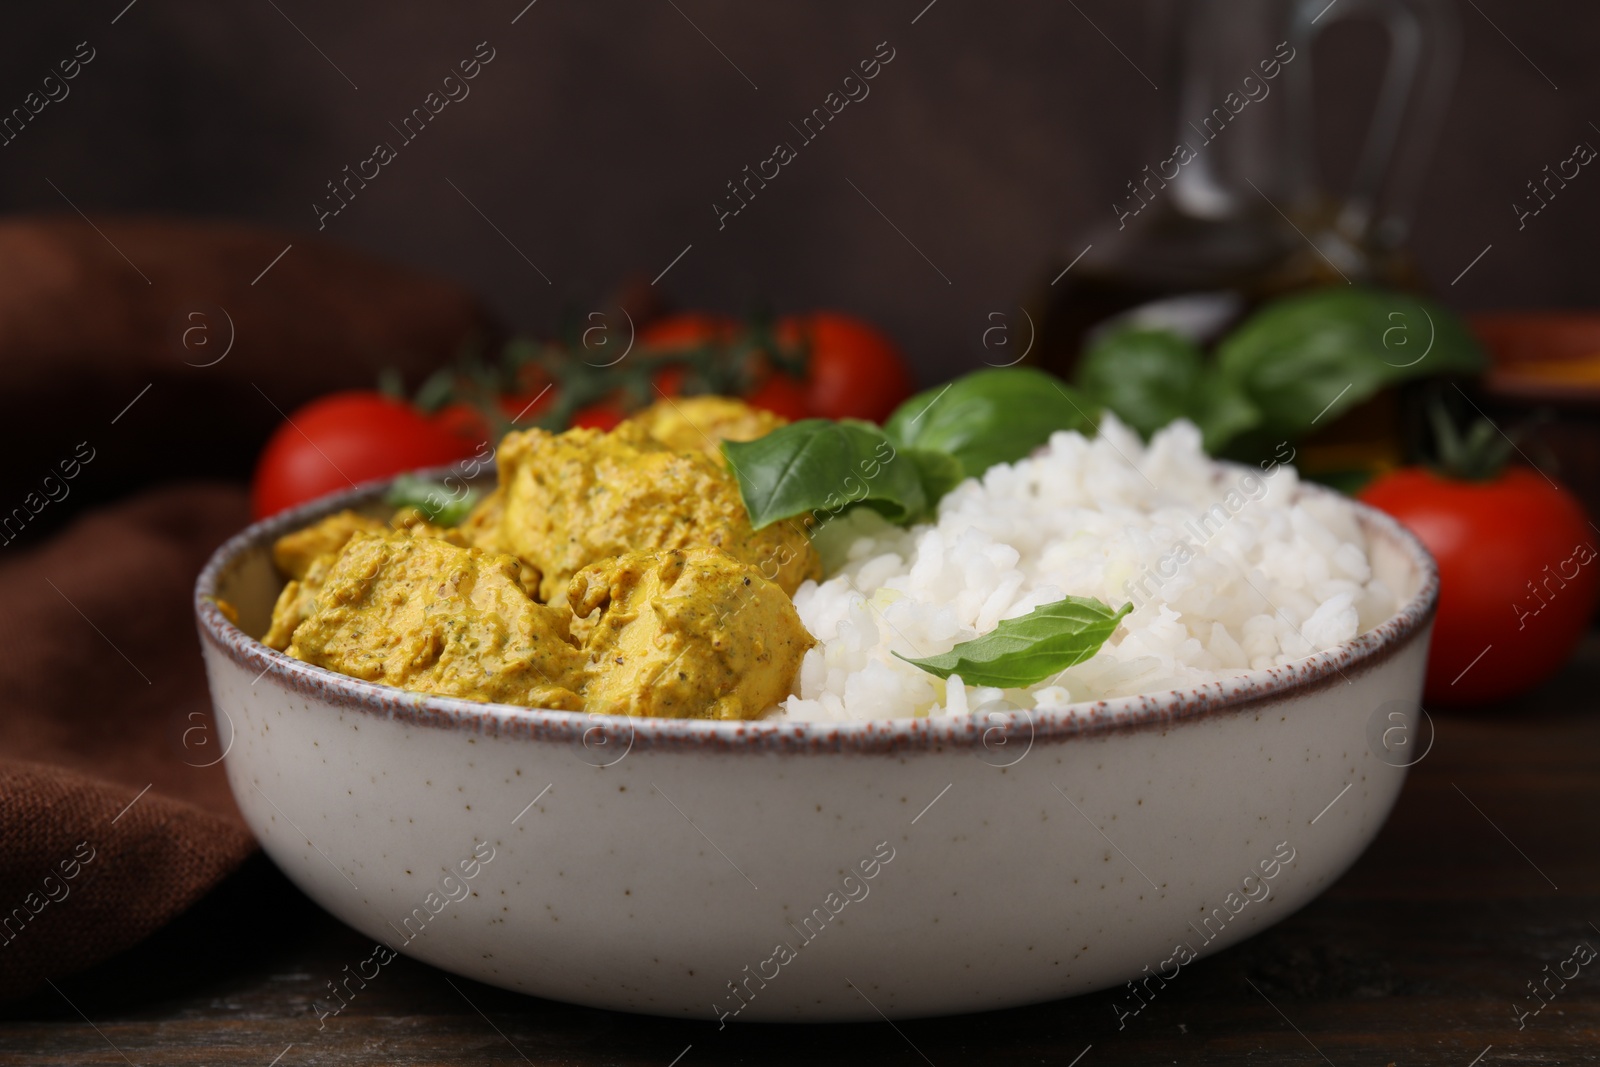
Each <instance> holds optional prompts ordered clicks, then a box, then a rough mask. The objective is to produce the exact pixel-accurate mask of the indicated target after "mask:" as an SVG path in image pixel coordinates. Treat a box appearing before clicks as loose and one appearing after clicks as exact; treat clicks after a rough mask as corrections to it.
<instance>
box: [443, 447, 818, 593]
mask: <svg viewBox="0 0 1600 1067" xmlns="http://www.w3.org/2000/svg"><path fill="white" fill-rule="evenodd" d="M498 456H499V463H500V481H499V485H498V486H497V487H496V488H495V490H494V492H493V493H491V494H490V495H489V496H488V497H487V498H486V499H485V500H484V501H483V502H482V503H481V504H479V505H478V507H477V508H475V509H474V510H473V513H472V514H471V515H469V516H468V517H467V520H466V522H465V523H464V524H463V525H462V526H461V534H462V536H463V537H464V538H465V539H466V541H467V542H468V543H469V544H473V545H476V546H478V547H479V548H483V549H485V550H487V551H492V552H506V553H509V554H510V555H513V556H516V557H518V558H519V559H521V560H522V561H523V562H525V563H527V564H528V565H529V566H530V567H532V568H534V569H535V570H537V571H538V572H539V574H540V576H541V578H540V582H539V591H538V595H539V598H540V599H541V600H543V601H544V602H545V603H548V604H561V603H564V602H565V601H566V595H567V584H568V583H569V582H571V581H572V577H573V575H575V574H577V573H578V571H580V570H581V569H583V568H584V567H586V566H588V565H589V564H591V563H593V562H595V561H597V560H602V559H606V558H609V557H611V556H620V555H624V554H626V553H629V552H671V551H677V550H686V549H693V548H718V549H721V550H722V551H724V552H726V553H727V554H728V555H730V556H732V557H733V558H734V559H737V560H740V561H742V562H744V563H748V564H751V565H753V566H755V567H758V568H759V569H760V573H761V574H762V575H764V576H765V577H766V578H768V579H770V580H772V581H774V582H776V583H777V584H778V585H779V586H780V587H781V588H782V589H783V591H784V592H785V593H788V594H791V595H792V594H793V593H794V591H795V590H796V589H798V588H799V587H800V583H801V582H803V581H805V580H806V579H807V578H819V577H821V575H822V562H821V560H820V559H819V558H818V556H817V553H816V550H815V549H813V548H812V547H811V541H810V538H809V537H807V536H806V532H805V530H804V528H802V527H801V526H800V525H799V524H798V523H792V522H783V523H774V524H773V525H771V526H768V527H766V528H764V529H761V530H755V529H752V528H751V526H750V514H749V512H748V511H746V510H745V506H744V501H743V500H742V499H741V498H740V496H739V484H738V482H736V481H735V480H734V478H733V476H732V475H731V474H729V473H728V472H727V471H726V470H724V469H723V467H722V466H721V465H720V464H719V463H717V461H715V460H713V459H712V458H711V457H710V456H709V455H707V454H706V453H705V452H704V451H694V452H675V451H673V450H672V449H670V448H668V447H667V446H666V445H665V444H662V443H661V442H660V441H657V440H655V439H654V438H653V437H650V436H648V435H646V434H642V433H639V432H638V431H637V430H631V429H630V430H624V429H623V427H618V431H616V432H612V433H605V432H602V431H599V430H586V429H578V430H568V431H567V432H566V433H561V434H552V433H546V432H545V431H543V430H525V431H522V432H514V433H510V434H507V435H506V437H505V438H504V439H503V440H502V441H501V442H500V450H499V454H498Z"/></svg>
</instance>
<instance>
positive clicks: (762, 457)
mask: <svg viewBox="0 0 1600 1067" xmlns="http://www.w3.org/2000/svg"><path fill="white" fill-rule="evenodd" d="M722 454H723V455H724V456H726V457H727V459H728V468H729V469H730V470H732V471H733V475H734V477H735V478H736V479H738V482H739V495H740V497H742V498H743V500H744V506H745V510H747V511H748V512H749V513H750V524H751V525H752V526H754V527H755V528H756V529H758V530H759V529H761V528H762V527H764V526H770V525H772V524H773V523H775V522H778V521H780V520H782V519H790V518H794V517H795V516H797V515H805V514H808V513H810V514H814V515H816V516H817V518H818V519H819V520H826V519H828V518H831V517H832V516H833V515H836V514H838V513H839V512H841V511H843V510H844V509H845V508H848V507H850V506H852V505H855V504H863V505H865V506H867V507H870V508H872V509H874V510H875V511H878V512H880V513H881V514H882V515H883V516H884V518H886V519H888V520H889V521H890V522H896V523H904V522H908V521H911V520H913V519H915V518H917V517H918V516H921V515H923V514H924V513H925V512H926V511H927V509H928V499H927V495H926V493H925V492H924V491H923V488H922V475H921V474H920V473H919V468H918V466H917V465H916V464H915V463H913V462H909V461H907V460H906V459H904V458H903V457H901V456H900V455H899V454H898V450H897V449H896V447H895V444H894V442H892V441H890V440H889V438H888V437H887V436H885V435H884V432H883V431H882V430H880V429H878V427H876V426H874V425H872V424H871V423H867V422H858V421H855V420H853V419H847V420H843V421H840V422H833V421H830V420H828V419H803V420H802V421H800V422H792V423H790V424H789V425H787V426H781V427H779V428H778V429H776V430H773V431H772V432H771V433H769V434H767V435H766V436H765V437H759V438H757V439H756V440H754V441H724V442H722Z"/></svg>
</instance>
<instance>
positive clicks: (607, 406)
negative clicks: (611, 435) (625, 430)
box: [568, 401, 628, 430]
mask: <svg viewBox="0 0 1600 1067" xmlns="http://www.w3.org/2000/svg"><path fill="white" fill-rule="evenodd" d="M627 417H628V413H627V412H626V411H623V410H622V408H621V407H619V406H618V405H617V404H616V403H614V402H611V401H607V402H605V403H602V404H590V405H589V406H588V407H586V408H579V409H578V410H577V411H575V412H573V414H572V421H571V422H570V423H568V425H569V426H571V427H572V428H573V429H577V428H578V427H582V428H584V429H587V430H614V429H616V428H617V423H619V422H621V421H622V420H623V419H625V418H627Z"/></svg>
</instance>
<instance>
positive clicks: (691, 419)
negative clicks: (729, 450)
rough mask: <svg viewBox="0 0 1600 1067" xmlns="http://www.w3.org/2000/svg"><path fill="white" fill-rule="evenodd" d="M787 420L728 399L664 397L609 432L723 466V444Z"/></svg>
mask: <svg viewBox="0 0 1600 1067" xmlns="http://www.w3.org/2000/svg"><path fill="white" fill-rule="evenodd" d="M787 423H788V420H787V419H785V418H783V417H782V416H781V415H774V414H773V413H772V412H770V411H766V410H763V409H762V408H753V407H751V406H750V405H749V404H746V403H744V402H743V401H740V400H735V399H733V398H732V397H727V396H686V397H678V398H672V397H667V398H665V399H662V400H657V401H656V402H655V403H654V404H652V405H651V406H650V407H647V408H645V409H644V410H643V411H641V412H639V413H638V414H636V415H632V416H630V417H629V418H627V419H625V420H624V421H623V422H622V423H621V424H619V425H618V426H617V428H616V429H615V430H613V431H612V433H614V434H616V435H617V436H618V437H620V438H622V439H623V440H627V441H635V442H637V441H640V440H644V439H650V440H654V441H656V442H658V443H660V444H662V445H665V446H666V447H667V448H669V449H671V450H672V451H674V452H704V453H705V454H706V455H708V456H710V457H711V458H712V459H714V460H716V461H717V463H719V464H721V465H723V466H726V465H727V461H726V460H725V459H724V458H723V456H722V442H724V441H754V440H755V439H756V438H758V437H765V436H766V435H767V434H769V433H771V432H772V431H773V430H776V429H777V428H778V427H780V426H784V425H787Z"/></svg>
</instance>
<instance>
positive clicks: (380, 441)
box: [250, 390, 482, 518]
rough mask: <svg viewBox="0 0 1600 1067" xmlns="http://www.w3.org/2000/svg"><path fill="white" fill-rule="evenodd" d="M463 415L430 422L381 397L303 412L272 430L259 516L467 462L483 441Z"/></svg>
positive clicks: (258, 490)
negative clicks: (367, 484)
mask: <svg viewBox="0 0 1600 1067" xmlns="http://www.w3.org/2000/svg"><path fill="white" fill-rule="evenodd" d="M465 428H466V427H465V426H464V424H463V422H462V420H461V416H460V413H459V412H457V411H451V412H450V413H448V414H446V415H443V416H441V417H430V416H428V415H425V414H423V413H422V412H421V411H418V410H417V409H416V408H414V407H412V406H411V405H410V404H406V403H403V402H401V401H398V400H393V399H391V398H389V397H387V396H385V395H383V394H382V393H378V392H371V391H367V390H352V391H350V392H344V393H334V394H332V395H331V396H325V397H322V398H321V399H318V400H313V401H312V402H311V403H309V404H307V405H305V406H304V407H302V408H299V409H297V410H295V411H293V412H291V413H290V414H289V417H288V419H287V420H286V421H285V422H284V423H283V425H281V426H279V427H278V428H277V429H276V430H274V431H273V433H272V436H271V437H270V438H268V439H267V446H266V448H264V449H262V451H261V456H260V458H259V459H258V460H257V461H256V472H255V480H254V481H253V483H252V484H251V488H250V505H251V510H252V511H253V512H254V514H255V516H256V518H263V517H265V516H267V515H271V514H274V513H275V512H278V511H282V510H283V509H284V508H287V507H290V506H292V505H295V504H299V503H303V502H304V501H307V500H312V499H315V498H316V497H319V496H322V495H324V494H326V493H331V492H334V491H335V490H339V489H346V488H349V486H350V485H352V484H359V483H361V482H364V481H370V480H371V479H373V478H384V477H387V476H389V475H392V474H400V473H402V472H403V471H410V470H416V469H418V468H420V467H435V466H440V465H442V464H446V463H452V462H454V461H456V460H458V459H465V458H466V457H467V456H470V455H472V454H473V453H474V451H475V450H476V449H477V447H478V445H479V443H480V441H481V440H482V438H481V437H477V436H474V434H473V433H472V432H465V433H464V432H462V430H463V429H465Z"/></svg>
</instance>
